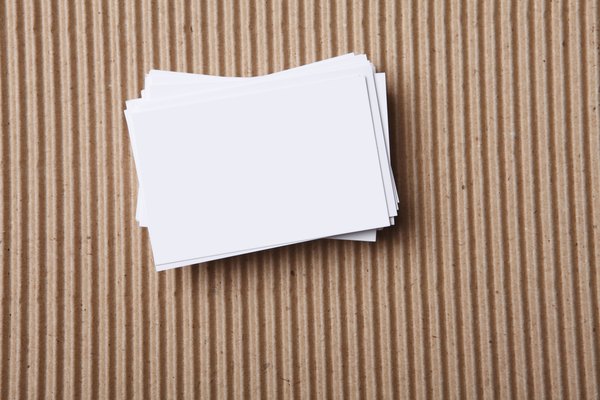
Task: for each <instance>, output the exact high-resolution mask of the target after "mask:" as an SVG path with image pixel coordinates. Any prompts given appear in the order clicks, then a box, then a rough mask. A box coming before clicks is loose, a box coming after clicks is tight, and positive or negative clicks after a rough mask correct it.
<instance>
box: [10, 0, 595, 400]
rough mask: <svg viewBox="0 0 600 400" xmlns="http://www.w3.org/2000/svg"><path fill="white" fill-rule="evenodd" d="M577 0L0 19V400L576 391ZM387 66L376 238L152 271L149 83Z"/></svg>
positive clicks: (16, 13)
mask: <svg viewBox="0 0 600 400" xmlns="http://www.w3.org/2000/svg"><path fill="white" fill-rule="evenodd" d="M599 13H600V6H599V3H598V1H594V0H589V1H568V0H558V1H542V0H539V1H538V0H529V1H516V0H510V1H497V2H491V1H480V2H476V1H467V0H463V1H458V0H453V1H441V0H439V1H438V0H429V1H398V2H396V1H391V0H390V1H365V2H360V1H354V2H352V1H342V0H338V1H330V2H315V1H306V2H304V1H290V2H288V1H273V2H270V1H269V2H260V1H257V2H246V1H242V2H238V1H234V0H228V1H216V0H215V1H206V2H204V1H202V2H200V1H198V2H186V1H183V0H177V1H167V0H160V1H150V0H144V1H117V0H113V1H100V0H93V1H71V0H52V1H50V0H22V1H17V0H6V1H4V2H3V3H2V4H1V5H0V25H1V26H0V32H1V33H0V56H1V59H0V93H1V100H0V101H1V112H0V123H1V126H2V138H1V140H0V147H1V154H2V156H1V157H2V158H1V166H2V167H1V168H2V181H1V186H0V192H1V194H2V207H1V210H0V219H1V221H2V232H1V236H0V241H1V243H0V245H1V250H0V251H1V257H2V269H1V274H0V296H1V299H2V303H1V304H0V321H1V327H2V332H1V334H0V397H1V398H2V399H17V398H38V397H43V398H68V399H71V398H72V399H79V398H104V399H116V398H122V399H129V398H136V399H148V398H155V399H164V398H209V397H215V398H225V397H229V398H248V397H270V398H291V397H294V398H308V397H313V398H322V397H326V396H328V397H335V398H357V397H365V398H425V397H436V398H489V397H500V398H524V399H526V398H546V397H554V398H590V399H591V398H598V396H599V395H600V389H599V384H600V342H599V332H600V309H599V306H600V283H599V280H600V276H599V275H600V271H599V270H598V267H599V262H600V241H599V239H600V191H599V182H600V180H599V178H600V109H599V99H600V97H599V87H600V86H599V85H600V78H599V76H600V70H599V68H598V66H599V64H598V61H599V54H600V51H599V49H598V46H599V41H598V35H599V33H598V23H599V20H600V17H599V15H600V14H599ZM349 51H355V52H365V53H366V54H367V55H368V56H369V58H370V59H371V60H373V62H374V63H375V64H376V65H377V67H378V69H380V70H382V71H385V72H387V76H388V82H389V93H388V97H389V105H390V117H391V120H390V121H391V135H392V139H391V140H392V154H393V166H394V169H395V171H396V174H397V183H398V188H399V192H400V197H401V204H400V205H401V208H400V216H399V218H398V220H397V227H395V228H393V229H390V230H385V231H383V232H382V233H381V235H380V236H379V240H378V242H377V243H376V244H364V243H363V244H361V243H350V242H340V241H326V240H322V241H317V242H313V243H306V244H301V245H296V246H290V247H286V248H282V249H277V250H272V251H266V252H262V253H258V254H253V255H249V256H241V257H236V258H233V259H231V260H226V261H219V262H211V263H208V264H206V265H200V266H193V267H188V268H184V269H179V270H173V271H168V272H164V273H156V272H154V270H153V266H152V262H151V253H150V245H149V241H148V236H147V233H146V231H145V230H141V229H138V227H137V226H136V223H135V219H134V210H135V194H136V185H137V183H136V175H135V169H134V165H133V162H132V157H131V152H130V147H129V142H128V137H127V132H126V127H125V123H124V118H123V113H122V109H123V108H124V100H125V99H127V98H131V97H134V96H136V95H137V94H138V91H139V90H140V89H141V87H142V81H143V76H144V73H145V72H147V70H148V69H150V68H163V69H173V70H178V71H189V72H202V73H209V74H224V75H244V76H247V75H256V74H264V73H268V72H272V71H276V70H280V69H283V68H288V67H293V66H297V65H301V64H304V63H308V62H311V61H315V60H318V59H322V58H326V57H330V56H334V55H339V54H343V53H346V52H349Z"/></svg>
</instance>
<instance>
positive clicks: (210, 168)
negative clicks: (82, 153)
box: [125, 54, 398, 270]
mask: <svg viewBox="0 0 600 400" xmlns="http://www.w3.org/2000/svg"><path fill="white" fill-rule="evenodd" d="M385 85H386V82H385V75H384V74H383V73H375V68H374V67H373V65H372V64H371V63H370V62H369V60H368V59H367V57H366V56H364V55H355V54H347V55H344V56H340V57H335V58H331V59H328V60H324V61H320V62H316V63H313V64H308V65H304V66H302V67H298V68H293V69H289V70H286V71H282V72H277V73H274V74H270V75H264V76H258V77H251V78H237V77H219V76H209V75H200V74H187V73H179V72H170V71H158V70H152V71H150V73H149V74H148V75H147V76H146V80H145V88H144V90H142V93H141V98H140V99H135V100H130V101H127V109H126V111H125V116H126V120H127V124H128V128H129V135H130V138H131V146H132V151H133V156H134V159H135V164H136V169H137V174H138V180H139V191H138V203H137V211H136V218H137V220H138V222H139V224H140V226H144V227H148V230H149V234H150V241H151V244H152V251H153V254H154V262H155V265H156V269H157V270H165V269H169V268H175V267H181V266H185V265H190V264H196V263H202V262H205V261H211V260H216V259H220V258H225V257H231V256H235V255H239V254H245V253H250V252H255V251H260V250H265V249H270V248H274V247H279V246H285V245H290V244H294V243H299V242H305V241H309V240H315V239H320V238H332V239H345V240H358V241H371V242H372V241H375V238H376V234H377V230H378V229H381V228H384V227H387V226H390V225H392V224H393V223H394V217H395V216H396V215H397V208H398V195H397V192H396V188H395V184H394V178H393V175H392V170H391V166H390V153H389V148H390V147H389V132H388V114H387V103H386V90H385Z"/></svg>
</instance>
